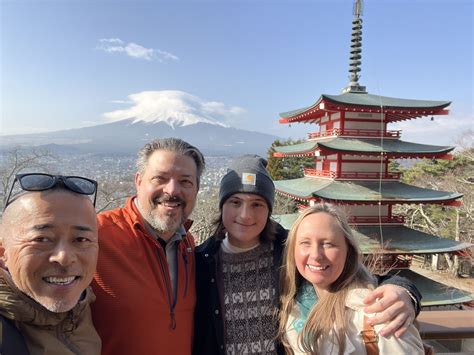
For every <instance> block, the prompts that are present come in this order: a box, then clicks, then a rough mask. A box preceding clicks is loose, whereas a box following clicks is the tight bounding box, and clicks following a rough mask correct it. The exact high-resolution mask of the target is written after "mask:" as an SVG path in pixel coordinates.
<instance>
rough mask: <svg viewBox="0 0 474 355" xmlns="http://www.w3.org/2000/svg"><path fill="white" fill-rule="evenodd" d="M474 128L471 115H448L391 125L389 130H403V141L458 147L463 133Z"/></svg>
mask: <svg viewBox="0 0 474 355" xmlns="http://www.w3.org/2000/svg"><path fill="white" fill-rule="evenodd" d="M473 128H474V123H473V117H472V116H470V115H463V114H457V115H451V114H450V115H448V116H434V119H433V120H431V118H430V117H423V118H418V119H416V120H408V121H402V122H398V123H393V124H390V125H389V127H388V129H400V130H402V140H404V141H410V142H416V143H424V144H433V145H457V144H458V143H459V142H458V141H459V139H460V138H461V136H462V135H463V133H465V132H468V131H469V130H472V129H473Z"/></svg>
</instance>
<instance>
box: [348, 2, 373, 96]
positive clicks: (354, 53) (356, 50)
mask: <svg viewBox="0 0 474 355" xmlns="http://www.w3.org/2000/svg"><path fill="white" fill-rule="evenodd" d="M362 6H363V3H362V0H354V11H353V13H354V19H353V20H352V38H351V51H350V53H351V55H350V61H349V80H350V82H349V85H348V86H346V87H345V88H344V89H343V90H342V92H343V93H344V94H345V93H349V92H351V93H367V91H366V90H365V86H361V85H359V77H360V75H359V72H360V70H361V69H360V65H361V64H362V62H361V59H362V55H361V53H362Z"/></svg>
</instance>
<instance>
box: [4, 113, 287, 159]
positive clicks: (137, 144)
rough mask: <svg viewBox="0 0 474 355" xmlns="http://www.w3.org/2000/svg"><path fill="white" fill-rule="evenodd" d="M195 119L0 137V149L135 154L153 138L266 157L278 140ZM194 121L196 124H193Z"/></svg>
mask: <svg viewBox="0 0 474 355" xmlns="http://www.w3.org/2000/svg"><path fill="white" fill-rule="evenodd" d="M197 117H198V116H196V117H194V118H197ZM188 118H189V117H188ZM194 118H192V119H191V120H187V121H186V124H184V123H183V122H180V120H179V118H178V119H177V118H176V115H173V117H171V118H170V119H168V120H167V119H163V117H161V118H160V120H150V121H149V122H147V121H144V120H137V119H136V118H129V119H124V120H120V121H116V122H112V123H106V124H101V125H96V126H90V127H84V128H75V129H69V130H62V131H56V132H48V133H36V134H25V135H10V136H1V137H0V147H1V148H5V147H7V146H12V145H28V146H45V145H52V144H54V145H55V146H54V149H55V150H56V149H59V150H60V149H61V146H64V148H65V149H69V150H77V151H78V152H84V153H125V154H135V153H136V152H137V151H138V149H140V148H141V147H142V146H143V145H144V144H145V143H147V142H149V141H151V140H152V139H154V138H165V137H177V138H181V139H183V140H185V141H187V142H189V143H191V144H193V145H195V146H196V147H198V148H199V149H200V150H201V151H202V152H203V153H204V154H206V155H229V156H234V155H240V154H248V153H255V154H259V155H262V156H266V154H267V150H268V148H269V147H270V146H271V144H272V143H273V141H274V140H275V139H279V138H280V137H277V136H274V135H270V134H265V133H259V132H253V131H247V130H242V129H237V128H232V127H228V126H225V125H224V124H220V123H219V122H217V121H216V122H210V121H208V120H207V119H194ZM193 120H194V121H196V123H193ZM206 121H207V122H206Z"/></svg>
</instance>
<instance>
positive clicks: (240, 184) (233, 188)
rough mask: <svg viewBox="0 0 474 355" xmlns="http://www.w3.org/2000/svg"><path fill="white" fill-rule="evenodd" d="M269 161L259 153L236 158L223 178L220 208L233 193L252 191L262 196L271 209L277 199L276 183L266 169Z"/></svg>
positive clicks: (220, 190)
mask: <svg viewBox="0 0 474 355" xmlns="http://www.w3.org/2000/svg"><path fill="white" fill-rule="evenodd" d="M266 166H267V161H266V160H265V159H263V158H262V157H259V156H258V155H244V156H241V157H239V158H237V159H235V160H234V161H233V162H232V164H231V165H230V167H229V169H227V174H225V175H224V177H223V178H222V180H221V185H220V189H219V208H222V205H223V204H224V202H225V201H226V200H227V199H228V198H229V197H230V196H231V195H233V194H236V193H239V192H242V193H252V194H256V195H260V196H262V197H263V198H264V199H265V200H266V201H267V204H268V208H269V209H270V211H271V210H272V209H273V202H274V200H275V185H274V184H273V180H272V178H271V177H270V175H269V174H268V171H267V169H266Z"/></svg>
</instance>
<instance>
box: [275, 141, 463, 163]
mask: <svg viewBox="0 0 474 355" xmlns="http://www.w3.org/2000/svg"><path fill="white" fill-rule="evenodd" d="M274 149H275V154H274V156H275V157H290V156H314V155H315V152H316V151H322V152H323V153H327V154H331V153H334V152H336V153H339V152H342V153H358V154H361V153H362V154H364V155H374V154H377V155H379V154H380V153H381V152H384V153H386V154H387V155H391V156H394V157H397V158H408V157H412V158H421V157H425V158H441V157H443V156H444V155H445V154H447V153H448V152H450V151H451V150H453V149H454V147H449V146H439V145H428V144H418V143H411V142H404V141H401V140H398V139H384V140H381V139H380V138H344V137H335V138H330V139H322V140H318V141H308V142H305V143H299V144H292V145H286V146H279V147H274Z"/></svg>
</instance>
